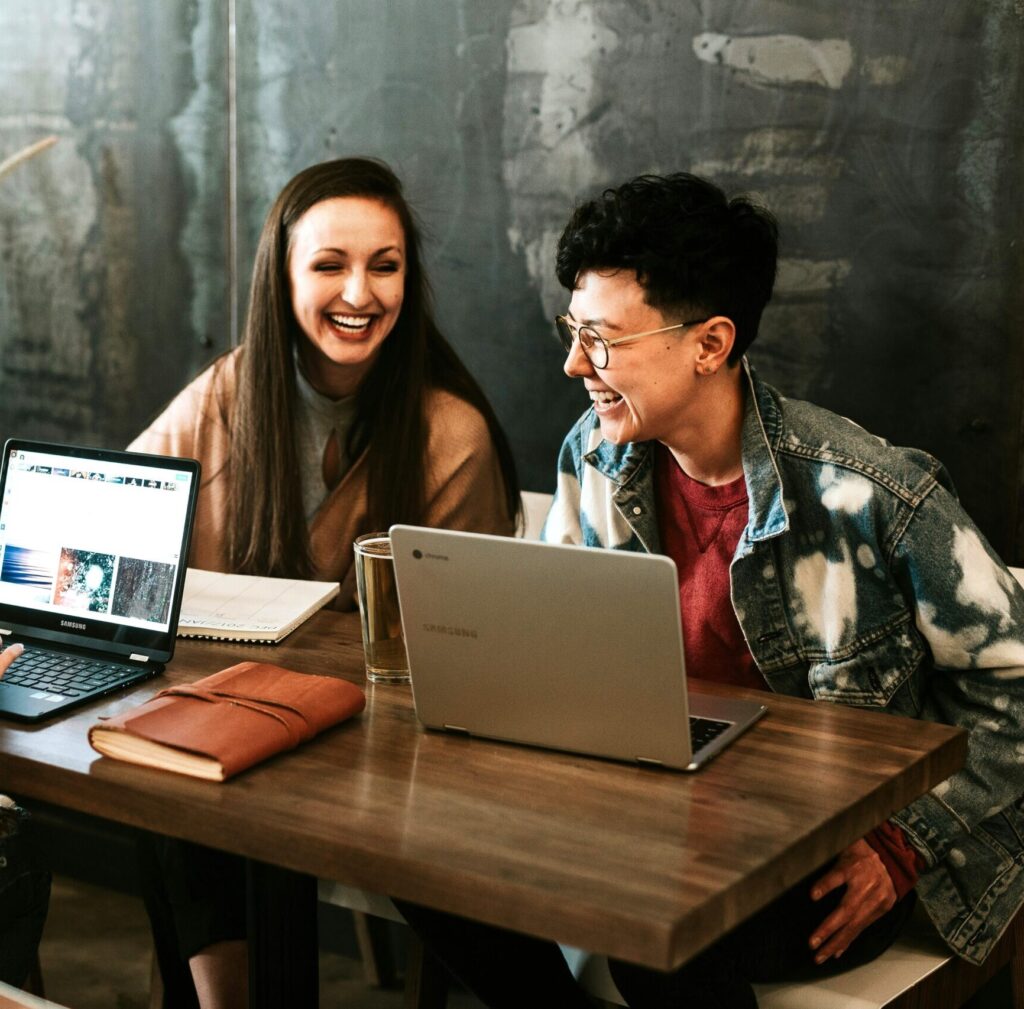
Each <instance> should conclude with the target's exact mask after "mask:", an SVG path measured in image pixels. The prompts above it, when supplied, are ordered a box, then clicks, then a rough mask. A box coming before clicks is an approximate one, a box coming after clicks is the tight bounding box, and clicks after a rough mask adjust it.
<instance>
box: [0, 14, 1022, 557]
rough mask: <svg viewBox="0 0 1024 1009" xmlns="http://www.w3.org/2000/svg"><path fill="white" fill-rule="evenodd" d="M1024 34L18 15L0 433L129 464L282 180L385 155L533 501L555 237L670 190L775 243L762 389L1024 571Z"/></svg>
mask: <svg viewBox="0 0 1024 1009" xmlns="http://www.w3.org/2000/svg"><path fill="white" fill-rule="evenodd" d="M229 20H230V21H231V24H230V25H229ZM230 27H233V28H234V30H235V35H234V40H235V60H234V62H232V61H231V60H229V28H230ZM1022 32H1024V5H1022V3H1021V0H988V2H986V3H983V4H965V3H963V2H960V0H862V2H860V3H856V4H844V5H837V4H835V3H833V2H829V0H817V2H807V0H802V2H799V3H798V2H792V3H787V2H782V0H773V2H759V3H754V2H750V0H748V2H740V0H720V2H715V3H712V2H708V0H704V2H700V0H695V2H694V3H689V4H681V3H679V2H678V0H631V2H628V3H625V2H622V0H589V2H585V0H555V2H547V0H545V2H541V0H437V2H434V3H429V4H427V3H422V2H416V0H391V2H389V3H385V4H381V3H376V4H371V3H368V2H363V0H358V2H356V0H353V2H349V3H343V2H340V0H334V2H328V3H324V4H318V5H311V4H305V3H300V2H298V0H234V2H233V3H227V2H225V0H221V2H217V0H125V2H114V0H74V2H72V0H52V2H51V3H49V4H46V5H43V6H40V5H38V4H36V3H35V2H33V0H6V2H5V3H4V5H3V6H2V7H0V157H2V156H3V155H4V154H8V153H10V152H12V151H13V150H15V149H17V148H18V147H20V146H22V145H23V144H25V143H28V142H30V141H32V140H34V139H37V138H38V137H40V136H43V135H45V134H46V133H48V132H55V133H57V134H59V135H60V137H61V141H60V143H59V144H58V145H57V146H56V147H55V148H53V149H52V150H50V151H49V152H47V153H46V154H44V155H41V156H40V157H39V158H38V159H36V160H35V161H33V162H31V163H29V164H27V165H25V166H24V167H23V168H21V169H18V171H17V172H16V173H14V174H12V175H11V176H9V177H8V178H7V179H5V180H3V181H2V182H0V355H2V356H0V435H5V436H6V435H11V434H20V435H24V436H47V437H59V438H64V439H69V440H78V441H86V442H91V443H108V444H119V443H121V442H124V441H126V440H127V439H128V438H129V437H130V436H131V435H132V434H133V433H134V432H135V431H136V430H137V429H138V428H139V427H140V426H141V425H142V424H143V423H144V422H145V420H146V419H147V417H148V416H150V415H151V414H152V412H153V411H154V410H155V409H156V408H157V407H158V406H159V405H160V403H161V402H163V401H164V400H165V399H166V398H167V397H168V396H169V395H170V394H171V393H172V392H173V391H174V390H175V389H176V388H177V387H178V386H179V385H180V384H182V383H183V382H184V381H185V380H186V379H187V378H188V377H189V376H190V375H192V374H194V373H195V371H196V370H197V369H198V367H199V366H200V365H201V363H202V362H203V361H204V360H206V359H207V358H208V357H210V356H211V355H212V354H213V353H215V352H217V351H218V350H220V349H223V348H224V347H227V346H229V345H230V341H231V338H232V335H231V331H232V318H233V315H232V306H231V292H232V291H234V290H237V292H238V293H237V297H238V300H239V301H240V302H241V303H242V304H243V305H244V301H245V297H246V293H247V282H248V276H249V264H250V262H251V258H252V251H253V247H254V243H255V239H256V235H257V233H258V230H259V226H260V223H261V220H262V217H263V215H264V214H265V212H266V209H267V207H268V205H269V202H270V200H271V199H272V198H273V196H274V194H275V193H276V191H277V190H278V188H279V187H280V186H281V184H282V183H283V182H285V181H286V180H287V179H288V178H289V177H290V176H291V175H292V174H293V173H294V172H295V171H296V170H298V169H299V168H301V167H303V166H305V165H306V164H309V163H311V162H313V161H317V160H321V159H323V158H327V157H331V156H336V155H340V154H355V153H362V154H373V155H378V156H381V157H383V158H385V159H387V160H388V161H389V162H391V163H392V164H393V165H394V166H395V167H396V169H397V170H398V171H399V173H400V174H401V176H402V177H403V179H405V180H406V183H407V187H408V190H409V193H410V195H411V197H412V199H413V202H414V203H415V204H416V205H417V207H418V208H419V211H420V214H421V216H422V218H423V220H424V222H425V224H426V225H427V229H428V233H429V235H430V241H429V248H428V263H429V266H430V269H431V275H432V278H433V282H434V287H435V290H436V294H437V301H438V304H439V309H440V315H441V318H442V321H443V323H444V326H445V328H446V331H447V332H448V333H449V335H450V336H451V338H452V340H453V342H454V343H455V344H456V346H457V347H458V349H459V350H460V352H461V353H462V354H463V356H464V357H465V359H466V360H467V362H468V363H469V364H470V366H471V367H472V368H473V369H474V371H475V372H476V373H477V374H478V376H479V377H480V378H481V380H482V382H483V383H484V385H485V388H486V389H487V391H488V393H489V394H490V395H491V397H492V399H493V401H494V403H495V405H496V407H497V409H498V411H499V414H500V416H501V418H502V420H503V422H504V424H505V425H506V428H507V430H508V431H509V433H510V435H511V437H512V439H513V442H514V446H515V449H516V452H517V455H518V459H519V462H520V466H521V470H522V474H523V478H524V483H525V484H526V485H527V486H528V487H531V488H536V489H548V488H550V486H551V484H552V481H553V460H554V455H555V452H556V450H557V446H558V443H559V441H560V438H561V435H562V434H563V433H564V431H565V429H566V428H567V427H568V425H569V424H570V423H571V421H572V420H573V419H574V418H575V416H576V415H577V414H578V413H579V412H580V410H581V409H582V408H583V406H584V399H583V395H582V392H581V390H580V389H579V388H577V387H575V386H574V385H573V383H571V382H569V381H568V380H567V379H565V378H564V377H563V376H562V375H561V373H560V364H561V360H560V359H561V355H560V352H559V351H558V350H557V348H556V346H555V344H554V342H553V340H552V339H551V338H550V336H549V331H550V324H549V319H550V317H551V316H552V315H553V314H554V313H555V312H556V311H560V310H562V309H563V308H564V306H565V304H566V297H565V295H564V293H563V292H561V291H560V290H559V289H558V287H557V285H556V283H555V281H554V279H553V275H552V271H551V263H552V258H553V244H554V240H555V238H556V237H557V234H558V232H559V230H560V228H561V226H562V224H563V223H564V220H565V217H566V214H567V210H568V208H569V207H570V206H571V205H572V203H573V202H574V201H576V200H577V199H578V198H580V197H581V196H584V195H587V194H590V193H592V192H593V191H594V190H595V189H597V188H599V187H601V186H603V185H606V184H609V183H613V182H616V181H619V180H622V179H624V178H626V177H628V176H630V175H633V174H636V173H638V172H641V171H670V170H675V169H680V168H681V169H689V170H692V171H696V172H698V173H702V174H706V175H709V176H711V177H713V178H714V179H716V180H717V181H719V182H720V183H721V184H723V185H724V186H726V187H727V188H728V189H730V190H739V189H742V190H746V191H753V192H755V193H758V194H760V195H761V196H762V197H763V198H764V200H765V201H767V203H768V204H769V205H770V206H771V207H772V208H773V209H775V211H776V212H777V214H778V216H779V218H780V220H781V222H782V226H783V228H782V244H783V249H782V255H783V261H782V266H781V271H780V277H779V286H778V295H777V297H776V300H775V303H774V304H773V306H772V307H771V308H770V309H769V312H768V313H767V316H766V318H765V322H764V326H763V330H762V335H761V337H760V338H759V341H758V343H757V344H755V347H754V348H753V350H752V353H751V357H752V359H753V360H754V362H755V363H756V364H757V365H758V366H759V368H760V369H761V371H762V373H763V374H764V375H765V376H766V377H767V378H768V379H769V380H770V381H772V382H773V383H775V384H776V385H778V386H780V387H781V388H783V389H784V390H785V391H787V392H788V393H790V394H792V395H794V396H805V397H809V398H813V399H815V400H816V401H818V402H821V403H823V404H824V405H826V406H829V407H832V408H833V409H836V410H839V411H840V412H842V413H845V414H847V415H848V416H850V417H852V418H854V419H855V420H857V421H858V422H859V423H861V424H863V425H864V426H866V427H868V428H870V429H872V430H874V431H876V432H877V433H879V434H883V435H885V436H886V437H888V438H890V439H891V440H894V441H897V442H901V443H904V444H914V445H919V446H921V447H924V448H927V449H928V450H930V451H932V452H933V453H935V454H936V455H938V456H939V457H940V458H942V459H943V460H944V461H945V462H946V464H947V466H948V467H949V469H950V471H951V472H952V474H953V477H954V479H955V481H956V483H957V484H958V486H959V488H960V491H961V496H962V498H963V499H964V501H965V503H966V504H967V506H968V508H969V510H970V511H971V512H972V514H973V515H974V516H975V517H976V518H977V520H978V521H979V523H980V524H981V526H982V528H983V530H984V531H985V532H986V533H987V535H988V536H989V537H990V539H991V540H992V542H993V544H994V545H995V546H996V548H997V549H999V550H1000V551H1002V552H1003V554H1004V555H1005V556H1006V557H1007V558H1008V559H1012V560H1016V561H1017V562H1021V561H1024V512H1022V509H1021V507H1020V497H1021V495H1020V489H1021V486H1022V388H1024V383H1022V376H1024V360H1022V358H1024V344H1022V339H1021V336H1022V331H1024V284H1022V283H1021V281H1022V279H1024V250H1022V246H1021V242H1020V240H1019V239H1018V233H1019V231H1020V224H1021V221H1022V220H1024V187H1022V186H1021V185H1020V177H1021V166H1022V163H1024V131H1022V130H1021V129H1020V125H1019V116H1020V113H1019V110H1020V108H1021V107H1024V66H1022V59H1024V57H1022V53H1024V49H1022V47H1021V45H1020V38H1021V36H1022ZM229 113H233V116H234V122H236V124H237V128H236V130H235V131H233V130H232V129H231V126H232V119H231V118H229ZM232 180H233V184H232ZM233 194H234V195H236V197H237V198H233Z"/></svg>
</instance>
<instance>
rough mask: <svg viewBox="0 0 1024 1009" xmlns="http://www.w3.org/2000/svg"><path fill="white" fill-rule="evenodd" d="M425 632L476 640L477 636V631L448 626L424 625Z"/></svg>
mask: <svg viewBox="0 0 1024 1009" xmlns="http://www.w3.org/2000/svg"><path fill="white" fill-rule="evenodd" d="M423 630H425V631H429V632H430V633H431V634H449V635H451V636H452V637H453V638H475V637H476V636H477V634H476V631H471V630H470V629H469V628H468V627H449V626H448V625H447V624H424V625H423Z"/></svg>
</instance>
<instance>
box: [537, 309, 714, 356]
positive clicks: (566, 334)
mask: <svg viewBox="0 0 1024 1009" xmlns="http://www.w3.org/2000/svg"><path fill="white" fill-rule="evenodd" d="M710 318H711V316H710V315H709V316H708V317H707V318H705V319H691V320H690V321H689V322H679V323H676V325H674V326H663V327H662V328H661V329H649V330H647V332H646V333H631V334H630V335H629V336H617V337H616V338H615V339H614V340H606V339H605V338H604V337H603V336H601V334H600V333H598V331H597V330H596V329H594V328H593V327H592V326H577V325H576V324H575V323H573V322H572V321H570V320H569V319H567V318H566V317H565V316H564V315H556V316H555V329H556V330H557V332H558V339H559V342H560V343H561V344H562V350H564V351H565V352H566V354H568V353H569V352H570V351H571V350H572V345H573V343H574V342H575V341H576V339H577V338H579V341H580V348H581V349H582V350H583V353H584V354H586V356H587V360H588V361H589V362H590V363H591V364H592V365H593V366H594V367H595V368H607V367H608V349H609V348H610V347H615V346H617V345H618V344H620V343H629V342H630V341H631V340H639V339H640V338H641V337H642V336H654V335H655V333H668V332H669V331H670V330H673V329H686V328H687V326H698V325H700V323H702V322H707V321H708V319H710Z"/></svg>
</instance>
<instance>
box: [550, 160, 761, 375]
mask: <svg viewBox="0 0 1024 1009" xmlns="http://www.w3.org/2000/svg"><path fill="white" fill-rule="evenodd" d="M777 258H778V226H777V225H776V223H775V218H774V217H772V215H771V214H770V213H769V212H768V211H767V210H766V209H765V208H764V207H761V206H759V205H758V204H756V203H754V202H753V201H752V200H750V199H748V198H746V197H743V196H738V197H734V198H733V199H731V200H730V199H728V198H727V197H726V195H725V193H724V192H723V191H722V190H721V189H719V188H718V186H715V185H713V184H712V183H710V182H707V181H706V180H704V179H700V178H698V177H697V176H696V175H690V174H689V173H687V172H677V173H675V174H673V175H666V176H661V175H640V176H638V177H637V178H635V179H632V180H630V181H629V182H626V183H624V184H623V185H621V186H618V187H617V188H614V189H606V190H605V191H604V192H603V193H602V194H601V196H600V197H599V198H597V199H593V200H590V201H588V202H587V203H584V204H582V205H581V206H579V207H577V208H576V210H575V211H574V213H573V215H572V218H571V219H570V221H569V223H568V224H567V225H566V226H565V230H564V231H563V232H562V237H561V238H560V239H559V240H558V255H557V260H556V272H557V274H558V280H559V282H560V283H561V284H562V286H563V287H564V288H566V290H569V291H572V290H574V289H575V287H576V285H577V282H578V278H579V276H580V274H582V273H586V272H587V271H588V270H602V269H603V270H609V269H610V270H615V269H628V270H635V271H636V275H637V280H638V281H639V282H640V284H641V286H642V287H643V288H644V291H645V292H646V300H647V303H648V304H649V305H652V306H654V307H655V308H657V309H660V310H661V311H665V310H666V309H668V310H676V311H682V312H698V313H702V314H706V315H725V316H728V317H729V318H730V319H731V320H732V321H733V324H734V325H735V326H736V342H735V344H734V346H733V350H732V353H731V354H730V355H729V362H730V363H731V364H734V363H735V362H737V361H739V359H740V358H741V357H742V356H743V354H744V352H745V351H746V349H747V347H749V346H750V344H751V343H752V342H753V341H754V338H755V337H756V336H757V327H758V325H759V323H760V321H761V313H762V312H763V311H764V307H765V305H767V304H768V300H769V299H770V298H771V296H772V287H773V285H774V283H775V267H776V260H777Z"/></svg>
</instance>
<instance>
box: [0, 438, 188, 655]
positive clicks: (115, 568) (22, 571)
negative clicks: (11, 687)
mask: <svg viewBox="0 0 1024 1009" xmlns="http://www.w3.org/2000/svg"><path fill="white" fill-rule="evenodd" d="M197 480H198V473H197V465H196V464H195V463H193V462H191V461H184V460H177V459H164V458H161V457H155V456H142V455H139V454H129V453H123V452H105V451H99V450H89V449H77V448H76V449H70V448H68V449H65V448H62V447H60V446H52V445H45V446H44V445H39V444H36V443H30V442H9V443H8V445H7V447H6V449H5V458H4V467H3V482H2V490H0V494H2V497H0V616H2V617H3V619H4V622H5V623H10V622H11V621H12V620H14V621H15V622H16V623H17V624H19V625H21V628H20V629H24V628H26V627H29V628H31V629H32V630H37V629H38V630H44V631H46V630H49V631H52V632H57V634H59V635H61V636H60V637H59V638H58V640H68V639H67V638H65V637H64V635H70V636H71V637H72V638H73V639H74V640H76V641H77V642H80V643H82V644H88V642H87V641H84V640H82V638H83V637H86V638H97V639H99V640H101V641H121V642H125V643H128V644H138V645H149V646H151V647H158V642H160V641H161V640H163V639H165V638H166V637H167V636H168V635H170V636H173V633H174V631H175V630H176V627H174V628H172V623H176V620H177V606H176V603H178V604H180V591H179V590H180V582H181V580H182V578H183V575H184V566H185V564H186V563H187V546H188V534H189V531H190V525H191V518H192V513H193V510H194V500H195V483H196V482H197ZM176 596H177V599H176Z"/></svg>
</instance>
